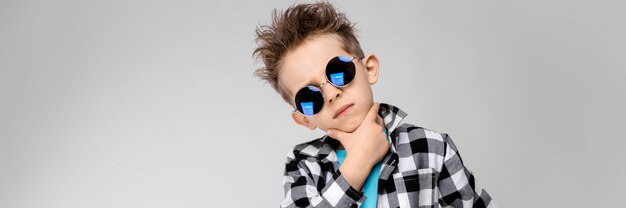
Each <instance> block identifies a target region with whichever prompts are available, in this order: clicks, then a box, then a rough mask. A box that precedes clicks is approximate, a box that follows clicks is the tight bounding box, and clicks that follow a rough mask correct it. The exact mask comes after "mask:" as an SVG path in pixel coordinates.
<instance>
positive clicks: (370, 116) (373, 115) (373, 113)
mask: <svg viewBox="0 0 626 208" xmlns="http://www.w3.org/2000/svg"><path fill="white" fill-rule="evenodd" d="M379 107H380V103H377V102H376V103H374V105H372V108H370V111H369V112H367V115H366V116H365V120H368V121H373V122H376V117H378V108H379Z"/></svg>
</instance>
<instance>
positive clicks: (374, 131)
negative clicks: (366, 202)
mask: <svg viewBox="0 0 626 208" xmlns="http://www.w3.org/2000/svg"><path fill="white" fill-rule="evenodd" d="M379 107H380V103H374V105H372V108H370V110H369V111H368V113H367V115H366V116H365V119H363V121H362V122H361V125H359V127H358V128H357V129H356V130H354V132H352V133H347V132H343V131H341V130H338V129H328V130H327V134H328V135H329V136H331V137H333V138H335V139H337V140H339V142H341V144H342V145H343V147H344V148H345V149H346V152H347V155H346V160H348V159H349V160H350V161H353V162H358V163H360V164H362V165H364V166H366V167H370V168H371V167H373V166H374V165H375V164H376V163H378V161H380V160H381V159H382V158H383V157H384V156H385V154H387V150H388V149H389V141H387V135H385V133H384V128H385V127H384V124H383V119H382V118H381V117H380V116H379V115H378V108H379Z"/></svg>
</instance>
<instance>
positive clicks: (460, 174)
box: [437, 133, 496, 208]
mask: <svg viewBox="0 0 626 208" xmlns="http://www.w3.org/2000/svg"><path fill="white" fill-rule="evenodd" d="M442 137H443V141H444V151H445V152H444V162H443V165H442V168H441V171H440V173H439V178H438V179H437V182H438V185H437V187H438V189H439V196H440V198H439V202H440V203H441V204H442V205H444V207H489V208H493V207H496V205H495V203H493V201H492V200H491V196H489V194H488V193H487V192H486V191H485V190H484V189H482V188H480V187H479V186H478V184H477V183H476V181H475V179H474V176H473V175H472V172H471V171H470V170H469V169H468V168H467V167H465V165H464V164H463V160H462V159H461V155H460V154H459V152H458V150H457V148H456V145H454V143H453V142H452V139H451V138H450V137H449V136H448V134H446V133H442Z"/></svg>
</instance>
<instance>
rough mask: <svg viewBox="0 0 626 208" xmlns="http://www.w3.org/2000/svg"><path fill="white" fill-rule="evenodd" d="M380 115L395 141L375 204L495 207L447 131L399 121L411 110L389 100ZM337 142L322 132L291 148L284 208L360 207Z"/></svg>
mask: <svg viewBox="0 0 626 208" xmlns="http://www.w3.org/2000/svg"><path fill="white" fill-rule="evenodd" d="M378 114H379V115H380V116H381V117H382V118H383V120H384V123H385V128H387V132H391V133H390V134H389V136H390V137H391V143H392V144H391V145H390V150H389V151H388V152H387V155H385V157H384V158H383V160H382V167H381V170H380V176H379V178H378V199H377V207H402V208H405V207H496V205H495V204H494V203H493V201H492V200H491V197H490V196H489V194H487V192H486V191H485V190H484V189H482V188H480V187H479V186H478V184H477V183H476V180H475V179H474V176H473V175H472V172H471V171H470V170H469V169H468V168H467V167H465V165H464V164H463V160H462V159H461V156H460V155H459V152H458V151H457V148H456V146H455V145H454V143H453V142H452V139H450V137H449V136H448V135H447V134H446V133H437V132H435V131H432V130H429V129H426V128H423V127H417V126H413V125H411V124H400V121H402V119H404V117H406V115H407V114H406V113H405V112H403V111H402V110H400V109H399V108H397V107H395V106H392V105H389V104H385V103H381V104H380V108H379V111H378ZM337 145H339V141H338V140H336V139H334V138H332V137H329V136H324V137H321V138H318V139H315V140H312V141H309V142H305V143H302V144H298V145H296V146H295V147H293V148H292V150H291V151H289V154H288V155H287V161H286V162H285V175H284V178H283V186H284V190H285V199H284V200H283V201H282V203H281V207H358V206H361V204H362V203H363V202H364V201H365V198H366V196H364V195H363V193H362V192H360V191H358V190H356V189H354V188H353V187H352V186H350V184H349V183H348V181H347V180H346V179H345V178H344V177H343V176H342V175H341V172H339V166H338V163H337V154H336V153H335V151H334V150H335V148H336V147H337Z"/></svg>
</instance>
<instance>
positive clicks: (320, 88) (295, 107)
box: [293, 55, 365, 117]
mask: <svg viewBox="0 0 626 208" xmlns="http://www.w3.org/2000/svg"><path fill="white" fill-rule="evenodd" d="M340 56H341V55H339V56H335V57H333V58H331V59H330V60H328V63H326V67H328V64H329V63H330V61H332V60H333V59H335V58H338V57H340ZM343 57H350V62H352V64H354V59H358V60H361V59H363V58H365V57H356V56H343ZM339 59H340V60H341V58H339ZM346 63H347V62H346ZM356 72H357V70H356V64H354V77H353V78H352V80H351V81H350V82H348V83H347V84H345V85H343V86H337V85H335V84H333V82H331V81H330V80H328V76H327V74H326V70H324V77H325V78H326V80H324V82H322V84H320V85H319V87H318V86H315V85H307V86H304V87H302V88H300V89H299V90H298V91H297V92H296V95H298V92H300V90H302V89H304V88H307V87H313V88H315V89H317V90H318V91H319V92H320V94H322V99H323V100H324V102H323V103H322V104H324V103H326V95H324V92H323V91H322V87H323V86H324V84H326V83H329V84H330V85H332V86H334V87H337V88H344V87H346V86H348V85H350V84H351V83H352V81H354V78H355V77H356ZM296 95H294V98H293V107H294V109H293V111H294V112H298V113H300V115H303V116H306V117H312V116H315V115H317V113H319V112H321V111H322V109H324V106H325V105H322V108H321V109H320V111H319V112H317V113H314V114H313V115H304V113H302V112H300V111H299V110H298V107H297V104H296V98H295V96H296Z"/></svg>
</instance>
